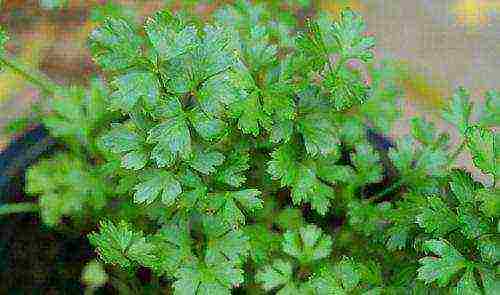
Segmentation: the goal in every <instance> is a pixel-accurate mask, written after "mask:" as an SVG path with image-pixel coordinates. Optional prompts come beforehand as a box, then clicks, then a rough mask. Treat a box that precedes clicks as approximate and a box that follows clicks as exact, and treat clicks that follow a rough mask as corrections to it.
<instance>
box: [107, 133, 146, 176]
mask: <svg viewBox="0 0 500 295" xmlns="http://www.w3.org/2000/svg"><path fill="white" fill-rule="evenodd" d="M101 140H102V143H103V146H104V147H106V148H107V149H109V150H111V151H112V152H113V153H118V154H124V155H123V156H122V167H124V168H126V169H133V170H140V169H142V168H144V166H146V163H147V160H148V153H147V151H146V150H145V148H144V145H145V139H144V138H142V137H141V136H140V135H139V134H137V133H136V132H134V131H132V130H129V129H128V128H127V127H126V126H125V125H118V126H116V127H114V128H113V129H112V130H111V131H109V132H108V133H106V134H105V135H104V136H103V137H102V139H101Z"/></svg>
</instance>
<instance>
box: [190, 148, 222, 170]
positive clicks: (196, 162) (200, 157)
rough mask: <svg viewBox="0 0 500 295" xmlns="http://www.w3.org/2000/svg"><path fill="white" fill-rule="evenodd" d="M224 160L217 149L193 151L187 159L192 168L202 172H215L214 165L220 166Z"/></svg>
mask: <svg viewBox="0 0 500 295" xmlns="http://www.w3.org/2000/svg"><path fill="white" fill-rule="evenodd" d="M223 162H224V155H223V154H222V153H220V152H217V151H209V150H205V151H197V152H194V153H193V155H192V157H191V159H190V160H189V166H191V168H193V169H194V170H196V171H198V172H200V173H203V174H206V175H208V174H211V173H214V172H215V170H216V169H215V167H217V166H220V165H221V164H222V163H223Z"/></svg>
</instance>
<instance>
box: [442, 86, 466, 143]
mask: <svg viewBox="0 0 500 295" xmlns="http://www.w3.org/2000/svg"><path fill="white" fill-rule="evenodd" d="M471 113H472V103H471V102H470V94H469V92H467V90H466V89H465V88H463V87H459V88H458V89H457V90H456V91H455V93H454V94H453V96H452V97H451V101H450V102H449V104H448V106H447V107H446V108H445V110H444V111H443V118H444V119H445V120H446V121H448V122H450V123H451V124H453V125H455V126H456V127H457V128H458V131H460V134H461V135H462V136H465V132H466V131H467V128H469V119H470V115H471Z"/></svg>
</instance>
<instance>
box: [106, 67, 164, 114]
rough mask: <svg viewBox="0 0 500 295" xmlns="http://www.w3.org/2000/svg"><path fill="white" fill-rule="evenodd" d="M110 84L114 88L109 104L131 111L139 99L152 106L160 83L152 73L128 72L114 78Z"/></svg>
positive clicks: (157, 95)
mask: <svg viewBox="0 0 500 295" xmlns="http://www.w3.org/2000/svg"><path fill="white" fill-rule="evenodd" d="M111 85H112V86H113V87H114V88H115V91H114V92H113V93H112V94H111V97H110V99H111V104H112V106H113V107H114V108H117V109H121V110H124V111H131V110H132V109H133V108H134V106H136V105H137V104H138V103H139V101H141V100H142V101H144V103H145V104H146V106H150V107H153V106H155V105H156V103H157V101H158V99H159V96H160V84H159V81H158V79H157V77H156V76H155V75H154V74H153V73H148V72H129V73H127V74H124V75H122V76H118V77H117V78H115V79H114V80H113V81H112V82H111Z"/></svg>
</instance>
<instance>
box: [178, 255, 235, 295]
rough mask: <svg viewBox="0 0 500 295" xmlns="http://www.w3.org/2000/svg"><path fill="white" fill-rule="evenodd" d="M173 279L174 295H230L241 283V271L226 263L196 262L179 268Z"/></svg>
mask: <svg viewBox="0 0 500 295" xmlns="http://www.w3.org/2000/svg"><path fill="white" fill-rule="evenodd" d="M175 277H176V278H177V280H176V281H175V282H174V283H173V288H174V295H195V294H196V295H211V294H220V295H231V289H232V288H235V287H238V286H239V285H240V284H241V283H243V270H241V269H239V268H236V267H234V266H233V265H232V264H230V263H226V262H220V263H217V264H205V263H202V262H198V263H192V264H187V265H183V266H181V268H180V269H179V270H178V271H177V272H176V273H175Z"/></svg>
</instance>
